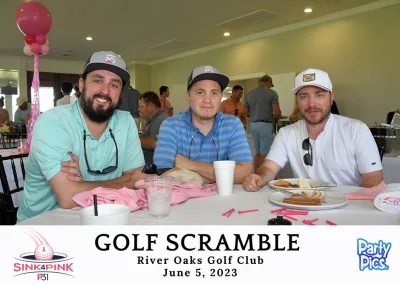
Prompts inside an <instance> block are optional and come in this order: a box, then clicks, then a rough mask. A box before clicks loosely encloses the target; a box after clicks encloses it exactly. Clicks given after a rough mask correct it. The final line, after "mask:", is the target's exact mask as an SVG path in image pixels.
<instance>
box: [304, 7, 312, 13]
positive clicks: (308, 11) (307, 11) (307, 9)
mask: <svg viewBox="0 0 400 284" xmlns="http://www.w3.org/2000/svg"><path fill="white" fill-rule="evenodd" d="M304 12H306V13H311V12H312V9H311V8H306V9H304Z"/></svg>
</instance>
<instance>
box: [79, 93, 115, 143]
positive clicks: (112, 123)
mask: <svg viewBox="0 0 400 284" xmlns="http://www.w3.org/2000/svg"><path fill="white" fill-rule="evenodd" d="M72 112H73V115H74V117H75V118H76V119H77V120H78V121H79V123H80V124H81V125H82V128H83V129H82V135H83V130H85V131H86V135H87V136H90V138H92V139H96V140H97V138H95V137H93V136H92V134H91V133H90V131H89V128H88V126H87V123H86V120H85V118H84V117H83V113H82V109H81V108H80V106H79V100H76V101H75V102H74V103H73V106H72ZM118 125H119V118H118V115H117V111H116V110H115V111H114V113H113V115H112V116H111V118H110V119H109V121H108V124H107V128H106V129H105V130H104V132H103V134H102V135H101V137H100V139H99V141H100V140H103V139H105V138H108V137H109V136H110V128H111V130H112V132H113V133H116V132H118Z"/></svg>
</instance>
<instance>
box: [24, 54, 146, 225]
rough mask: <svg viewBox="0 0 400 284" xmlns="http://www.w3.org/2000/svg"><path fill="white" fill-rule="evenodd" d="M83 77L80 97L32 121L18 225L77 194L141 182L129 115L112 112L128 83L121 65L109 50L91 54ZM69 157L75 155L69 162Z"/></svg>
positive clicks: (66, 203)
mask: <svg viewBox="0 0 400 284" xmlns="http://www.w3.org/2000/svg"><path fill="white" fill-rule="evenodd" d="M82 74H83V75H82V78H81V79H80V80H79V89H80V91H81V93H82V97H81V98H80V99H79V100H78V101H76V102H75V103H74V104H68V105H63V106H59V107H55V108H52V109H50V110H49V111H46V112H45V113H43V114H41V115H40V116H39V118H38V119H37V121H36V122H35V127H34V129H33V134H32V142H31V148H30V152H29V156H28V161H27V165H26V179H25V184H24V191H23V196H22V200H21V204H20V207H19V209H18V214H17V218H18V221H23V220H26V219H28V218H31V217H33V216H36V215H39V214H42V213H44V212H46V211H50V210H53V209H55V208H57V207H60V206H61V207H62V208H73V207H76V206H77V204H76V203H75V202H74V201H73V200H72V197H73V196H74V195H75V194H77V193H80V192H83V191H89V190H92V189H94V188H96V187H106V188H114V189H119V188H122V187H128V188H134V184H135V182H136V181H137V180H138V179H140V178H138V179H136V180H135V179H134V178H133V177H134V174H135V173H136V172H139V173H140V172H141V167H143V165H144V159H143V153H142V151H141V148H140V140H139V137H138V131H137V128H136V125H135V123H134V121H133V118H132V116H131V115H130V114H129V113H128V112H126V111H120V110H116V108H117V107H118V104H119V102H120V100H121V90H122V87H123V86H124V85H125V84H126V83H127V82H129V79H130V75H129V73H128V71H127V70H126V64H125V62H124V61H123V59H122V58H120V57H119V56H118V55H117V54H115V53H114V52H111V51H101V52H95V53H93V54H92V55H91V56H90V58H89V60H88V61H87V63H86V64H85V66H84V69H83V73H82ZM70 153H72V154H74V155H76V157H75V156H73V155H72V156H71V157H72V159H73V161H71V159H70V155H69V154H70ZM70 161H71V162H70ZM70 164H71V165H72V166H71V165H70ZM73 165H74V166H73ZM62 166H63V168H62ZM64 167H66V168H67V170H64ZM135 169H138V171H135ZM69 170H70V171H69ZM71 175H72V176H71ZM83 180H84V181H83Z"/></svg>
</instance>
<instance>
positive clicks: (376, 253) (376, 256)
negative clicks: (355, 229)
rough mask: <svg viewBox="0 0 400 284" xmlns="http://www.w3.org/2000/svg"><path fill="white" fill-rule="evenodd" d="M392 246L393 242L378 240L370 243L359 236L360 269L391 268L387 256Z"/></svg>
mask: <svg viewBox="0 0 400 284" xmlns="http://www.w3.org/2000/svg"><path fill="white" fill-rule="evenodd" d="M391 248H392V244H391V243H385V242H384V241H381V240H380V241H378V242H377V243H370V242H368V241H367V240H364V239H361V238H359V239H358V240H357V254H358V257H359V268H360V271H364V270H365V269H368V270H389V265H388V264H387V257H388V255H389V251H390V249H391Z"/></svg>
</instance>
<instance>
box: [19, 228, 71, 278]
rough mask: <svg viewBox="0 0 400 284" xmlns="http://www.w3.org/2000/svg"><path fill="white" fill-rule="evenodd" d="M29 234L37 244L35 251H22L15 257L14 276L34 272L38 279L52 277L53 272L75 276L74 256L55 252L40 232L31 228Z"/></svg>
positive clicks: (54, 273)
mask: <svg viewBox="0 0 400 284" xmlns="http://www.w3.org/2000/svg"><path fill="white" fill-rule="evenodd" d="M27 235H28V236H29V237H30V238H31V239H32V240H33V242H34V243H35V245H36V246H35V249H34V251H33V252H26V253H22V254H21V255H20V256H19V257H18V258H14V259H15V260H16V261H15V262H14V272H15V275H14V277H16V276H21V275H32V274H33V275H36V277H35V278H36V280H42V281H47V280H49V279H50V278H52V277H51V276H50V275H52V274H53V276H54V275H65V276H72V277H73V275H72V273H73V272H74V270H73V267H72V265H73V262H71V259H73V258H69V257H68V256H67V255H66V254H65V253H61V252H55V251H54V249H53V247H52V246H51V245H50V243H49V242H48V241H47V240H46V239H45V238H44V237H43V236H42V235H41V234H40V233H38V232H36V231H34V230H32V229H31V230H30V231H29V232H27Z"/></svg>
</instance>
